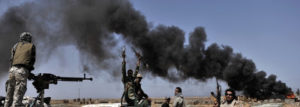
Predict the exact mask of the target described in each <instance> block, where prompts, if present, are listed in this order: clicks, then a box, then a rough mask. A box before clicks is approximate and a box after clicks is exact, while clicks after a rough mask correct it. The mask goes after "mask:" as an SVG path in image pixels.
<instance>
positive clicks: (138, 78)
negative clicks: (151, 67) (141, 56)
mask: <svg viewBox="0 0 300 107" xmlns="http://www.w3.org/2000/svg"><path fill="white" fill-rule="evenodd" d="M142 79H143V76H142V74H137V76H136V78H135V82H137V83H140V82H141V81H142Z"/></svg>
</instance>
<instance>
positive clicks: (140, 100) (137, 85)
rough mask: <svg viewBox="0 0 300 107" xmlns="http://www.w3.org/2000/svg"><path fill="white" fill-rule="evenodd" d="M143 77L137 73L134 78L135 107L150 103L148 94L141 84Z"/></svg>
mask: <svg viewBox="0 0 300 107" xmlns="http://www.w3.org/2000/svg"><path fill="white" fill-rule="evenodd" d="M142 79H143V76H142V74H137V76H136V78H135V80H134V84H133V87H134V91H135V95H136V100H135V105H134V106H135V107H148V105H150V104H151V102H150V100H149V99H148V95H147V94H146V93H145V92H144V91H143V89H142V86H141V81H142Z"/></svg>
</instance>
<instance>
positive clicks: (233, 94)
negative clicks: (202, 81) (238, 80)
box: [225, 88, 237, 99]
mask: <svg viewBox="0 0 300 107" xmlns="http://www.w3.org/2000/svg"><path fill="white" fill-rule="evenodd" d="M227 91H230V92H232V97H233V99H237V97H236V95H235V91H234V90H233V89H231V88H229V89H226V90H225V96H226V95H227Z"/></svg>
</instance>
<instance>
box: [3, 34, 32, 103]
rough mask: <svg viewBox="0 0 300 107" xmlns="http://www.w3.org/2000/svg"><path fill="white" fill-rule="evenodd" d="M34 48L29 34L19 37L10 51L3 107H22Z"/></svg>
mask: <svg viewBox="0 0 300 107" xmlns="http://www.w3.org/2000/svg"><path fill="white" fill-rule="evenodd" d="M35 54H36V53H35V46H34V44H33V43H32V37H31V34H30V33H29V32H24V33H22V34H21V35H20V39H19V42H18V43H16V44H15V45H14V47H13V48H12V50H11V58H10V70H9V78H8V80H7V84H6V85H7V86H6V87H7V88H6V99H5V105H4V107H23V106H24V105H23V104H22V100H23V96H24V94H25V92H26V90H27V78H28V76H29V74H30V72H31V71H32V70H34V67H33V65H34V63H35Z"/></svg>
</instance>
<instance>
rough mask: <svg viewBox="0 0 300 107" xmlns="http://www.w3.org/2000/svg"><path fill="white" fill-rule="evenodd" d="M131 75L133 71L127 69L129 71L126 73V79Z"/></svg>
mask: <svg viewBox="0 0 300 107" xmlns="http://www.w3.org/2000/svg"><path fill="white" fill-rule="evenodd" d="M132 74H133V71H132V70H131V69H129V70H128V71H127V76H128V77H132Z"/></svg>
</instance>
